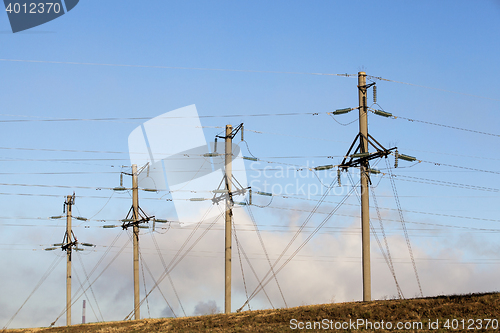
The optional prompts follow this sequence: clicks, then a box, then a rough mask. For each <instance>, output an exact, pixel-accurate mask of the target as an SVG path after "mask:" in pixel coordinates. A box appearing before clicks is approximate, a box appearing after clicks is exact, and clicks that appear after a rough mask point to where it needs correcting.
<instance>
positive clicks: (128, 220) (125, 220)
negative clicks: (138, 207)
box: [120, 219, 134, 222]
mask: <svg viewBox="0 0 500 333" xmlns="http://www.w3.org/2000/svg"><path fill="white" fill-rule="evenodd" d="M120 221H122V222H134V219H123V220H120Z"/></svg>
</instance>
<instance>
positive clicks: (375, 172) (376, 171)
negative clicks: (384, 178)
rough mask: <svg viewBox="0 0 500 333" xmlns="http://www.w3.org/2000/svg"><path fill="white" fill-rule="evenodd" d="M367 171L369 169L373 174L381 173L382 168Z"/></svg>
mask: <svg viewBox="0 0 500 333" xmlns="http://www.w3.org/2000/svg"><path fill="white" fill-rule="evenodd" d="M366 171H368V172H369V173H373V174H379V173H380V170H377V169H367V170H366Z"/></svg>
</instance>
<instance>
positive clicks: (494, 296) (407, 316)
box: [6, 293, 500, 333]
mask: <svg viewBox="0 0 500 333" xmlns="http://www.w3.org/2000/svg"><path fill="white" fill-rule="evenodd" d="M499 321H500V293H484V294H466V295H451V296H437V297H429V298H415V299H404V300H376V301H371V302H348V303H333V304H319V305H305V306H299V307H294V308H287V309H272V310H255V311H243V312H240V313H231V314H227V315H226V314H214V315H205V316H197V317H183V318H158V319H141V320H130V321H121V322H105V323H92V324H85V325H74V326H70V327H66V326H61V327H52V328H31V329H15V330H7V331H6V332H8V333H32V332H33V333H35V332H36V333H63V332H64V333H83V332H85V333H86V332H88V333H93V332H96V333H97V332H117V333H118V332H297V331H298V332H301V331H306V332H312V331H328V330H331V331H342V332H358V331H359V332H362V331H364V332H371V331H376V332H408V331H411V332H428V331H434V332H448V331H450V332H452V331H455V332H461V331H471V330H474V331H476V332H487V331H490V332H493V331H498V330H499V329H500V323H499ZM398 324H399V327H401V328H400V329H398V328H397V327H396V326H397V325H398ZM370 325H371V326H370ZM389 325H390V326H391V329H389ZM401 325H402V326H401ZM486 326H488V328H487V329H486Z"/></svg>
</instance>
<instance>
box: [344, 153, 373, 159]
mask: <svg viewBox="0 0 500 333" xmlns="http://www.w3.org/2000/svg"><path fill="white" fill-rule="evenodd" d="M368 156H370V153H369V152H366V153H357V154H352V155H351V156H349V157H351V158H363V157H368Z"/></svg>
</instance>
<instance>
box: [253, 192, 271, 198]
mask: <svg viewBox="0 0 500 333" xmlns="http://www.w3.org/2000/svg"><path fill="white" fill-rule="evenodd" d="M255 193H257V194H259V195H265V196H268V197H272V196H273V194H272V193H267V192H260V191H257V192H255Z"/></svg>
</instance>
